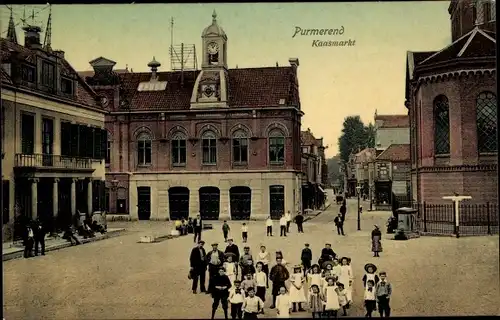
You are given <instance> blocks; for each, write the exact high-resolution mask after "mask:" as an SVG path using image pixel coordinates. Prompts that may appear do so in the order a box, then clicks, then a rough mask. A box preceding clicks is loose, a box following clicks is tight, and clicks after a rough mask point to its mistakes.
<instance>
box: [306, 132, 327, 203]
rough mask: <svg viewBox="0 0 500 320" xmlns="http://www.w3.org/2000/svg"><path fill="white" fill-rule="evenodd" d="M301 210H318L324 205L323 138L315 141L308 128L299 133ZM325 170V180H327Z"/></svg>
mask: <svg viewBox="0 0 500 320" xmlns="http://www.w3.org/2000/svg"><path fill="white" fill-rule="evenodd" d="M301 148H302V208H303V209H318V208H321V207H322V206H323V205H324V203H325V196H326V193H325V190H324V188H325V187H326V185H325V182H326V181H325V172H324V171H325V162H326V161H325V147H324V146H323V138H321V139H316V138H315V137H314V135H313V134H312V132H311V130H310V129H309V128H308V129H307V131H302V132H301ZM327 170H328V169H326V179H328V171H327Z"/></svg>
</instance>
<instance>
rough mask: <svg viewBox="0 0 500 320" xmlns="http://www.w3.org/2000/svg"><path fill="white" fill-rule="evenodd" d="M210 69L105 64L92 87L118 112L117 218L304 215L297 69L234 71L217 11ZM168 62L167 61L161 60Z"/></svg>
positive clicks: (114, 122) (109, 119) (110, 121)
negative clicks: (127, 68)
mask: <svg viewBox="0 0 500 320" xmlns="http://www.w3.org/2000/svg"><path fill="white" fill-rule="evenodd" d="M201 40H202V64H201V70H193V71H176V70H173V71H166V72H161V71H158V69H159V68H160V66H161V64H160V62H158V61H156V59H155V58H153V61H151V62H150V63H149V64H148V66H149V67H150V68H151V72H115V71H113V66H114V65H115V62H113V61H111V60H109V59H106V58H103V57H100V58H97V59H94V60H93V61H91V62H90V64H91V65H92V66H93V68H94V74H93V75H92V76H90V77H87V78H86V82H87V83H88V84H89V85H90V86H91V87H92V88H93V90H95V91H96V92H97V93H98V94H99V95H101V97H102V99H103V101H104V102H103V104H104V105H105V107H106V108H107V110H108V112H109V113H108V115H107V116H106V128H107V130H108V146H107V159H106V162H107V164H106V195H107V199H108V200H107V201H108V204H109V208H108V210H107V211H108V212H109V213H110V214H118V215H124V216H125V217H129V218H130V219H132V220H135V219H139V220H148V219H151V220H165V219H181V218H188V217H194V216H196V215H197V214H201V216H202V218H204V219H206V220H216V219H236V220H243V219H245V220H246V219H254V218H255V219H265V218H266V217H267V216H269V215H271V216H272V217H273V218H276V219H277V218H279V217H280V216H281V215H282V214H283V213H285V212H287V211H290V212H291V213H292V215H293V214H296V213H297V212H299V211H301V207H300V206H301V193H300V188H301V181H300V171H301V149H300V125H301V117H302V115H303V113H302V111H301V109H300V99H299V86H298V79H297V68H298V66H299V60H298V59H296V58H292V59H290V60H289V63H290V65H289V66H278V65H276V66H271V67H256V68H237V67H236V68H235V69H229V68H228V60H229V57H230V54H231V52H230V50H229V49H228V37H227V35H226V33H225V32H224V30H223V29H222V28H221V26H220V25H219V24H218V22H217V16H216V14H215V12H214V14H213V16H212V22H211V24H210V25H209V26H208V27H207V28H205V29H204V30H203V33H202V35H201ZM158 60H160V59H158Z"/></svg>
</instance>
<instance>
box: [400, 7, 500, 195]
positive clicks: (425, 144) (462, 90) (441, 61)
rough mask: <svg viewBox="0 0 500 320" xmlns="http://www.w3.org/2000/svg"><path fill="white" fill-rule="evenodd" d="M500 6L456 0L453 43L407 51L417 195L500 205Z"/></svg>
mask: <svg viewBox="0 0 500 320" xmlns="http://www.w3.org/2000/svg"><path fill="white" fill-rule="evenodd" d="M495 4H496V2H495V1H489V0H482V1H473V0H460V1H458V0H453V1H451V3H450V6H449V9H448V12H449V14H450V16H451V37H452V43H451V44H450V45H449V46H447V47H446V48H443V49H442V50H439V51H437V52H435V51H426V52H408V53H407V58H406V62H407V68H406V103H405V104H406V106H407V108H408V111H409V115H410V127H411V130H410V131H411V139H410V141H411V153H410V154H411V166H412V170H411V177H412V178H411V181H412V197H413V199H414V200H418V201H419V202H423V201H426V202H428V203H436V202H442V201H443V200H442V197H443V196H448V195H452V194H454V193H458V194H461V195H469V196H472V202H487V201H490V202H496V201H498V175H497V170H498V147H497V146H498V144H497V143H498V141H497V139H498V106H497V82H496V31H495V30H496V15H495Z"/></svg>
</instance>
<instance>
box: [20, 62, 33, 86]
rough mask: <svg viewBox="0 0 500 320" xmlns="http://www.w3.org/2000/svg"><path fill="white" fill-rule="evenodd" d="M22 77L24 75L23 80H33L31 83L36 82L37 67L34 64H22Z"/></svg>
mask: <svg viewBox="0 0 500 320" xmlns="http://www.w3.org/2000/svg"><path fill="white" fill-rule="evenodd" d="M21 71H22V72H21V77H22V80H23V81H27V82H31V83H35V79H36V77H35V74H36V69H35V67H33V66H29V65H26V64H24V65H22V66H21Z"/></svg>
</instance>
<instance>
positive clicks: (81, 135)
mask: <svg viewBox="0 0 500 320" xmlns="http://www.w3.org/2000/svg"><path fill="white" fill-rule="evenodd" d="M87 129H88V128H87V126H86V125H79V126H78V152H77V157H82V158H84V157H87Z"/></svg>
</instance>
